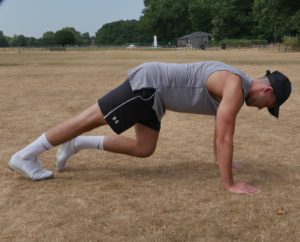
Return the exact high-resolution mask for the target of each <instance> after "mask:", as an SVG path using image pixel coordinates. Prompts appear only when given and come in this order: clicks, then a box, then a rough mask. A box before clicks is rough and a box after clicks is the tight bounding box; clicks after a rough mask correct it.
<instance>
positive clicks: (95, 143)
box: [56, 123, 159, 171]
mask: <svg viewBox="0 0 300 242" xmlns="http://www.w3.org/2000/svg"><path fill="white" fill-rule="evenodd" d="M134 128H135V133H136V137H135V139H132V138H129V137H125V136H122V135H109V136H105V137H104V136H78V137H76V138H75V139H73V140H71V141H69V142H67V143H65V144H63V145H62V146H60V147H59V149H58V151H57V155H56V169H57V170H58V171H61V170H62V169H63V168H64V167H65V165H66V162H67V160H68V159H69V158H70V157H71V156H72V155H73V154H75V153H77V152H78V151H79V150H81V149H100V150H102V149H103V150H106V151H110V152H113V153H120V154H126V155H131V156H135V157H148V156H150V155H151V154H152V153H153V152H154V151H155V148H156V144H157V140H158V136H159V132H158V131H155V130H153V129H151V128H149V127H147V126H145V125H142V124H139V123H138V124H135V126H134Z"/></svg>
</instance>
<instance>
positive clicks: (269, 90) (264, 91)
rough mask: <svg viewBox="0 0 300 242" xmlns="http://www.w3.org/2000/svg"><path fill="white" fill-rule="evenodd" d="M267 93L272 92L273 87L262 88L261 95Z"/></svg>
mask: <svg viewBox="0 0 300 242" xmlns="http://www.w3.org/2000/svg"><path fill="white" fill-rule="evenodd" d="M267 92H273V87H271V86H266V87H264V89H263V93H267Z"/></svg>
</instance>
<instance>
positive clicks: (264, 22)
mask: <svg viewBox="0 0 300 242" xmlns="http://www.w3.org/2000/svg"><path fill="white" fill-rule="evenodd" d="M144 6H145V7H144V9H143V12H142V16H141V17H140V19H139V20H120V21H116V22H112V23H107V24H104V25H103V26H102V27H101V28H100V29H99V30H98V31H97V32H96V33H95V36H90V34H89V33H80V32H78V31H76V30H75V29H74V28H72V27H67V28H63V29H61V30H59V31H57V32H55V33H54V32H52V31H48V32H45V33H44V34H43V36H42V37H41V38H39V39H36V38H33V37H25V36H23V35H15V36H13V37H7V36H4V34H3V33H2V32H1V31H0V47H5V46H54V45H62V46H64V45H77V46H87V45H91V44H96V45H123V44H128V43H136V44H139V45H148V44H149V43H150V44H151V42H152V40H153V35H157V36H158V38H159V42H160V44H170V43H172V44H174V43H176V42H175V41H176V38H178V37H181V36H183V35H186V34H189V33H192V32H196V31H203V32H207V33H210V34H211V35H212V36H213V38H214V39H215V40H217V41H218V40H222V39H258V40H265V41H267V42H280V41H283V39H284V36H297V35H299V33H300V1H299V0H243V1H238V0H144Z"/></svg>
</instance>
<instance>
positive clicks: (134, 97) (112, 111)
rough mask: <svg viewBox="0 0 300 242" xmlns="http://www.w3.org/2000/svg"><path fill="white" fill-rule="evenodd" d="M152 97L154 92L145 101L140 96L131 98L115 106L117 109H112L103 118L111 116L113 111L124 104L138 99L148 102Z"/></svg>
mask: <svg viewBox="0 0 300 242" xmlns="http://www.w3.org/2000/svg"><path fill="white" fill-rule="evenodd" d="M154 95H155V92H154V93H153V94H152V95H151V96H150V97H149V98H146V99H145V98H142V97H141V96H136V97H133V98H131V99H129V100H127V101H125V102H123V103H121V104H120V105H119V106H117V107H116V108H114V109H113V110H111V111H110V112H109V113H108V114H106V115H105V116H104V118H105V119H106V118H107V117H108V116H109V115H110V114H112V113H113V112H114V111H116V110H117V109H119V108H120V107H122V106H124V105H125V104H126V103H129V102H131V101H133V100H135V99H136V98H140V99H142V100H143V101H148V100H150V99H151V98H152V97H153V96H154Z"/></svg>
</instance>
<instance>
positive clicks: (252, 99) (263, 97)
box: [246, 87, 276, 109]
mask: <svg viewBox="0 0 300 242" xmlns="http://www.w3.org/2000/svg"><path fill="white" fill-rule="evenodd" d="M275 103H276V102H275V95H274V93H273V89H272V88H268V87H267V88H264V89H262V90H260V91H258V92H256V93H254V94H252V95H249V96H248V97H247V98H246V105H247V106H249V107H257V108H258V109H262V108H273V107H274V106H275Z"/></svg>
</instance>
